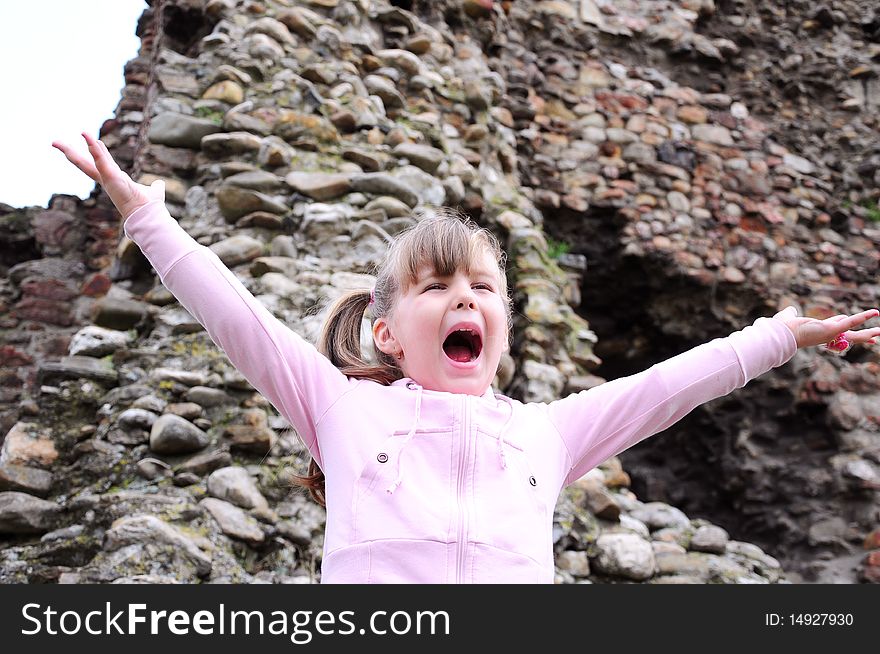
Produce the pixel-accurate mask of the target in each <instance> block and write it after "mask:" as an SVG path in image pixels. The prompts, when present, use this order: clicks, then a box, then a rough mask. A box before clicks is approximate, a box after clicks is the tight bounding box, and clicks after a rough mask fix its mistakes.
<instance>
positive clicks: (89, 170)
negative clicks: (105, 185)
mask: <svg viewBox="0 0 880 654" xmlns="http://www.w3.org/2000/svg"><path fill="white" fill-rule="evenodd" d="M52 147H53V148H55V149H56V150H60V151H61V152H62V154H64V156H65V157H67V160H68V161H69V162H70V163H72V164H73V165H74V166H76V167H77V168H79V169H80V170H81V171H82V172H83V173H85V174H86V175H88V176H89V177H91V178H92V179H93V180H94V181H95V182H97V183H98V184H100V183H101V175H100V173H99V172H98V169H97V168H95V164H94V163H92V162H91V161H89V160H88V159H86V158H85V157H84V156H82V155H81V154H80V153H79V152H77V151H76V150H74V149H73V148H71V147H70V146H69V145H67V144H66V143H62V142H61V141H52Z"/></svg>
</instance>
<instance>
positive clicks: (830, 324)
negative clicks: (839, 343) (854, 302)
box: [773, 307, 880, 348]
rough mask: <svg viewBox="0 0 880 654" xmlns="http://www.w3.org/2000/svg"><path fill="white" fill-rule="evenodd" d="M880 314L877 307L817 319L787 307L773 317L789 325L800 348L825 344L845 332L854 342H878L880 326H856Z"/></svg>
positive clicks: (869, 343)
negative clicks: (800, 314)
mask: <svg viewBox="0 0 880 654" xmlns="http://www.w3.org/2000/svg"><path fill="white" fill-rule="evenodd" d="M878 315H880V311H878V310H877V309H868V310H867V311H862V312H861V313H856V314H853V315H851V316H848V315H846V314H840V315H837V316H832V317H830V318H826V319H825V320H817V319H816V318H804V317H801V316H798V315H797V309H795V308H794V307H786V308H785V309H783V310H782V311H780V312H779V313H777V314H776V315H775V316H773V317H774V318H779V319H780V320H782V322H784V323H785V324H786V325H787V326H788V328H789V329H790V330H791V332H792V334H794V338H795V340H796V341H797V346H798V347H799V348H800V347H810V346H811V345H824V344H825V343H828V342H829V341H831V340H832V339H834V337H835V336H837V335H838V334H843V335H844V336H846V339H847V340H848V341H849V342H850V343H853V344H855V343H863V344H868V345H873V344H874V343H876V342H877V341H876V340H875V339H876V338H877V337H878V336H880V327H872V328H871V329H859V330H856V329H855V328H856V327H858V326H859V325H861V324H862V323H863V322H866V321H868V320H870V319H871V318H876V317H877V316H878Z"/></svg>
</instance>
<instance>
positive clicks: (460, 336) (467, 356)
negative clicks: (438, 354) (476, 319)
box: [443, 329, 483, 363]
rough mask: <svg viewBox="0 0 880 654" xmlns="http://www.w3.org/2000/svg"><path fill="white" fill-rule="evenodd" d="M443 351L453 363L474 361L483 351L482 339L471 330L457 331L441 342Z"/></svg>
mask: <svg viewBox="0 0 880 654" xmlns="http://www.w3.org/2000/svg"><path fill="white" fill-rule="evenodd" d="M443 351H444V352H445V353H446V356H447V357H449V358H450V359H452V360H453V361H458V362H460V363H467V362H469V361H474V360H475V359H476V358H477V357H479V356H480V352H482V351H483V339H482V338H480V334H479V333H478V332H476V331H475V330H473V329H457V330H456V331H454V332H452V333H451V334H450V335H449V336H447V337H446V340H445V341H443Z"/></svg>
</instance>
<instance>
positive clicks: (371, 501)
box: [352, 428, 452, 542]
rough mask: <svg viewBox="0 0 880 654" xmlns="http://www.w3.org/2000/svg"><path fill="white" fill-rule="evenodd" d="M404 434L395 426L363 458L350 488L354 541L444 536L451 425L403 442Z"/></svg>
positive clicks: (446, 518) (421, 433) (419, 432)
mask: <svg viewBox="0 0 880 654" xmlns="http://www.w3.org/2000/svg"><path fill="white" fill-rule="evenodd" d="M408 433H409V431H408V430H398V431H395V432H394V433H393V434H391V435H390V436H389V437H388V438H386V439H385V440H384V441H383V442H382V443H381V444H380V445H379V447H377V448H376V451H375V452H371V453H370V456H368V457H367V459H366V460H365V461H364V463H363V467H362V469H361V472H360V475H359V476H358V479H357V482H356V487H355V488H354V489H353V490H354V492H353V493H352V516H353V521H354V528H353V538H354V542H362V541H365V540H382V539H388V538H395V539H397V538H404V539H407V538H408V539H426V540H445V539H446V537H447V534H448V531H449V523H450V515H451V514H450V488H451V486H452V433H451V429H449V428H441V429H424V430H417V431H416V433H415V434H414V436H413V437H412V438H411V439H410V440H409V441H408V442H406V443H404V441H405V440H406V436H407V434H408ZM398 478H399V484H397V485H396V486H395V484H394V482H395V480H397V479H398Z"/></svg>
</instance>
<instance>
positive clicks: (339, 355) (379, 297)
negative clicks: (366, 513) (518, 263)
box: [293, 208, 513, 506]
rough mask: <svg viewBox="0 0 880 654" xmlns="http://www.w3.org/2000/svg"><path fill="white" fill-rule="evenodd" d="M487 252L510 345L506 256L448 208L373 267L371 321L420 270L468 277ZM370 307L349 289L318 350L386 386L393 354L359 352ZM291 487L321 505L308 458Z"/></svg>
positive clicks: (366, 296)
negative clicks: (302, 473)
mask: <svg viewBox="0 0 880 654" xmlns="http://www.w3.org/2000/svg"><path fill="white" fill-rule="evenodd" d="M483 253H488V254H490V255H491V256H492V258H493V260H494V261H495V262H496V263H497V264H498V282H499V286H498V292H499V294H500V295H501V297H502V298H503V299H504V305H505V308H506V310H507V338H508V343H509V342H510V340H511V337H512V333H513V312H512V307H511V299H510V294H509V292H508V287H507V274H506V272H505V268H506V263H507V255H506V254H505V252H504V251H503V250H502V249H501V245H500V243H499V241H498V239H497V238H496V237H495V235H494V234H493V233H492V232H490V231H489V230H487V229H485V228H483V227H480V226H479V225H477V224H476V223H475V222H474V221H472V220H471V219H470V218H468V217H466V216H463V215H462V214H460V213H458V212H456V211H454V210H451V209H447V208H441V209H438V210H436V211H435V212H434V213H433V215H431V216H427V217H424V218H421V219H420V220H418V222H416V224H414V225H412V226H410V227H407V228H406V229H404V230H403V231H401V232H400V233H399V234H398V235H397V237H396V238H395V239H394V241H393V242H392V243H391V246H390V247H389V249H388V251H387V252H386V254H385V256H384V258H383V259H382V261H381V262H380V263H379V264H378V265H377V266H376V270H375V273H376V285H375V287H374V288H373V291H372V297H373V304H372V310H371V313H372V317H373V319H374V320H375V319H377V318H382V317H386V316H389V315H391V314H392V313H393V311H394V309H395V303H396V300H397V298H398V297H399V296H400V294H402V293H406V291H407V290H409V288H410V286H412V285H413V284H415V283H416V281H417V279H418V273H419V271H420V270H421V269H422V268H424V267H426V266H427V267H430V268H431V269H433V270H434V271H435V272H436V273H437V274H439V275H443V276H446V275H453V274H455V273H456V272H457V271H459V270H463V271H464V272H465V273H466V274H470V272H471V266H472V265H474V264H476V263H477V262H479V257H480V255H482V254H483ZM369 306H371V305H370V289H366V290H357V291H349V292H347V293H345V294H344V295H342V296H341V297H340V298H339V299H337V300H336V301H335V302H334V303H333V304H332V305H331V306H330V308H329V310H328V316H327V320H326V322H325V323H324V327H323V329H322V331H321V336H320V338H319V339H318V344H317V348H318V351H319V352H321V354H323V355H324V356H326V357H327V358H328V359H330V361H331V362H332V363H333V365H334V366H336V367H337V368H339V369H340V371H341V372H342V373H343V374H345V375H347V376H348V377H354V378H356V379H372V380H373V381H375V382H378V383H380V384H384V385H388V384H391V383H392V382H393V381H395V380H397V379H401V378H402V377H403V372H402V371H401V369H400V367H399V366H398V365H397V361H396V360H395V359H394V357H393V356H391V355H389V354H386V353H385V352H382V351H380V350H379V349H378V348H376V357H377V363H375V364H371V363H368V362H367V361H366V360H365V359H364V356H363V353H362V352H361V323H362V321H363V318H364V312H365V311H366V309H367V308H368V307H369ZM293 483H294V484H296V485H298V486H302V487H304V488H307V489H308V490H309V493H310V494H311V496H312V497H313V498H314V499H315V501H316V502H318V504H320V505H322V506H324V505H325V503H324V473H323V471H322V470H321V469H320V467H318V464H317V463H316V462H315V460H314V459H312V460H311V461H310V462H309V471H308V474H307V475H305V476H298V475H294V476H293Z"/></svg>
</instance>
